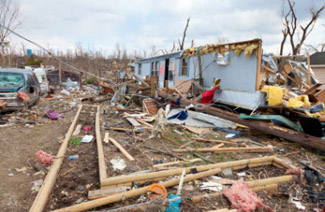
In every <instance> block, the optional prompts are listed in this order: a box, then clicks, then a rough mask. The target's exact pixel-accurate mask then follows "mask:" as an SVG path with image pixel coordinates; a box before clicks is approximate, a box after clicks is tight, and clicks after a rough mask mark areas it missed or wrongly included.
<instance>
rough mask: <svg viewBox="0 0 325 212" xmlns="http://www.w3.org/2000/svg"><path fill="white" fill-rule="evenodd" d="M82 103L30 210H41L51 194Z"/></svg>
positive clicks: (34, 211)
mask: <svg viewBox="0 0 325 212" xmlns="http://www.w3.org/2000/svg"><path fill="white" fill-rule="evenodd" d="M82 107H83V106H82V105H81V106H80V108H79V109H78V111H77V113H76V115H75V117H74V119H73V121H72V123H71V125H70V128H69V130H68V132H67V134H66V136H65V138H64V140H63V142H62V144H61V146H60V149H59V151H58V153H57V155H56V159H55V160H54V162H53V164H52V165H51V168H50V170H49V172H48V173H47V175H46V177H45V180H44V183H43V185H42V187H41V189H40V190H39V192H38V193H37V196H36V198H35V200H34V202H33V205H32V207H31V208H30V209H29V211H30V212H41V211H43V209H44V207H45V205H46V203H47V200H48V197H49V195H50V194H51V191H52V189H53V186H54V184H55V180H56V178H57V176H58V173H59V170H60V168H61V165H62V163H63V159H64V156H65V153H66V151H67V148H68V144H69V139H70V137H71V135H72V133H73V130H74V128H75V126H76V123H77V121H78V118H79V115H80V112H81V109H82Z"/></svg>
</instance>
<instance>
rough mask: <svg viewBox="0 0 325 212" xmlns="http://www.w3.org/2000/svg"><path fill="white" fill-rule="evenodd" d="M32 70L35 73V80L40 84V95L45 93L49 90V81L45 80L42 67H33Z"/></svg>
mask: <svg viewBox="0 0 325 212" xmlns="http://www.w3.org/2000/svg"><path fill="white" fill-rule="evenodd" d="M33 72H34V73H35V75H36V77H37V80H38V82H39V84H40V86H41V95H46V94H47V93H48V91H49V82H48V80H47V77H46V72H45V70H44V68H35V69H34V70H33Z"/></svg>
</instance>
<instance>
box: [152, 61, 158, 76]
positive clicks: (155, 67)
mask: <svg viewBox="0 0 325 212" xmlns="http://www.w3.org/2000/svg"><path fill="white" fill-rule="evenodd" d="M151 76H158V61H156V62H152V63H151Z"/></svg>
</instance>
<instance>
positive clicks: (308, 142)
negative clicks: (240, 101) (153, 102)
mask: <svg viewBox="0 0 325 212" xmlns="http://www.w3.org/2000/svg"><path fill="white" fill-rule="evenodd" d="M158 94H159V96H161V97H163V98H165V99H169V100H172V101H174V102H176V101H177V99H178V96H172V95H170V94H167V93H165V92H163V91H158ZM180 104H181V105H182V106H187V105H190V104H193V105H196V106H197V105H200V107H195V110H196V111H200V112H204V113H207V114H210V115H214V116H218V117H220V118H223V119H226V120H230V121H233V122H236V123H239V124H242V125H245V126H247V127H251V128H254V129H257V130H260V131H262V132H264V133H266V134H271V135H275V136H278V137H281V138H284V139H287V140H288V141H293V142H296V143H299V144H301V145H302V146H304V147H308V148H312V149H314V150H316V151H317V152H319V153H321V154H324V153H325V142H324V140H322V139H321V138H318V137H315V136H311V135H308V134H305V133H301V132H298V131H295V130H291V129H288V128H284V127H280V126H277V125H272V124H269V123H266V122H263V121H259V120H251V119H249V120H247V119H241V118H239V115H238V114H235V113H232V112H228V111H225V110H222V109H219V108H216V107H211V106H205V105H202V104H199V103H198V102H194V101H190V100H186V99H183V98H182V99H181V100H180Z"/></svg>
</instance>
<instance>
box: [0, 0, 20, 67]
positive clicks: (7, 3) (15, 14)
mask: <svg viewBox="0 0 325 212" xmlns="http://www.w3.org/2000/svg"><path fill="white" fill-rule="evenodd" d="M19 14H20V5H19V4H18V3H17V2H16V1H15V0H0V46H1V54H2V63H3V65H4V64H5V62H6V61H5V57H4V54H5V44H7V42H8V40H7V39H8V37H9V35H10V30H15V29H16V28H17V27H18V26H19V25H20V24H21V22H20V21H19Z"/></svg>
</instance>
